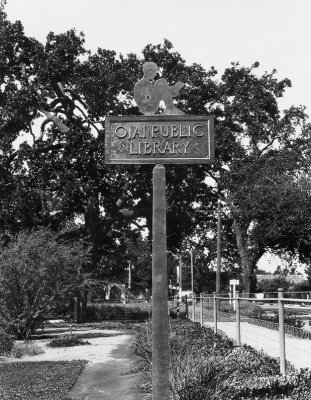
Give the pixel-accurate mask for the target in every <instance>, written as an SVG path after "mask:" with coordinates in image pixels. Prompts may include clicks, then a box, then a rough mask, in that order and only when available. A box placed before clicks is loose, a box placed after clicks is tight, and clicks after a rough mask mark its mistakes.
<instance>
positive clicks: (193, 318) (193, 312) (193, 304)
mask: <svg viewBox="0 0 311 400" xmlns="http://www.w3.org/2000/svg"><path fill="white" fill-rule="evenodd" d="M195 302H196V297H195V294H194V293H193V297H192V321H193V322H195Z"/></svg>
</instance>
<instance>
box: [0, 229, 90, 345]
mask: <svg viewBox="0 0 311 400" xmlns="http://www.w3.org/2000/svg"><path fill="white" fill-rule="evenodd" d="M0 251H1V253H0V326H1V325H2V327H3V328H4V329H5V330H6V331H8V332H10V333H12V334H14V335H15V336H16V337H17V339H24V340H27V339H29V338H30V337H31V335H32V334H33V333H34V332H35V331H36V330H37V329H38V327H39V326H40V325H41V324H42V321H43V319H44V318H45V317H47V315H49V314H50V313H51V311H52V310H53V309H55V308H56V307H57V306H59V305H60V304H61V303H63V302H64V301H65V300H66V298H67V299H68V295H69V294H70V293H71V292H73V291H74V290H75V289H76V288H77V287H78V286H79V284H81V280H82V277H83V270H82V268H83V264H84V263H86V261H87V254H86V251H85V250H84V249H83V246H82V245H80V244H79V243H65V242H64V241H59V240H57V236H56V235H55V234H54V233H53V232H51V231H49V230H48V229H40V230H36V231H30V232H21V233H20V234H19V235H18V236H17V237H16V239H15V240H13V241H11V242H10V243H9V244H8V245H7V246H6V247H2V248H1V249H0Z"/></svg>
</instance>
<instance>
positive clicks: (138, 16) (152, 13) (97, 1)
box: [6, 0, 311, 116]
mask: <svg viewBox="0 0 311 400" xmlns="http://www.w3.org/2000/svg"><path fill="white" fill-rule="evenodd" d="M6 12H7V14H8V18H9V19H10V20H11V21H15V20H20V21H21V22H22V24H23V25H24V28H25V33H26V35H28V36H31V37H35V38H36V39H38V40H40V41H41V42H43V43H44V42H45V38H46V35H47V34H48V32H50V31H53V32H55V33H62V32H65V31H67V30H69V29H71V28H75V29H76V30H77V32H80V31H82V32H84V34H85V36H86V37H85V38H86V48H87V49H90V50H91V51H92V52H95V51H96V50H97V48H98V47H101V48H104V49H110V50H115V51H116V52H117V54H119V53H122V54H123V55H126V54H128V53H136V54H138V55H139V56H141V51H142V49H143V48H144V46H145V45H146V44H148V43H152V44H159V43H163V39H168V40H169V41H171V42H172V43H173V45H174V48H175V50H176V51H178V52H179V53H180V54H181V56H182V57H183V58H184V59H185V60H186V62H187V64H192V63H198V64H201V65H202V66H203V67H204V68H206V69H209V68H210V67H211V66H214V67H215V68H216V70H217V71H219V74H220V75H219V78H220V76H221V73H222V72H223V71H224V69H225V68H226V67H229V66H230V64H231V62H233V61H238V62H240V64H241V65H243V66H251V65H252V64H253V63H254V62H255V61H259V62H260V68H259V70H258V73H260V74H262V73H264V72H265V71H268V72H271V71H272V70H273V69H276V70H277V77H278V79H283V78H289V79H290V80H291V81H292V88H289V89H287V90H286V92H285V95H284V98H283V99H281V100H280V102H279V104H280V107H281V109H284V108H288V107H290V106H291V105H296V106H298V105H301V104H302V105H305V106H306V107H307V113H308V114H309V115H310V116H311V77H310V73H311V23H310V15H311V0H157V1H150V0H88V1H85V0H53V2H49V1H42V0H7V6H6ZM134 83H135V82H134ZM134 83H133V84H134Z"/></svg>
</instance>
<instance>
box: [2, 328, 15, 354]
mask: <svg viewBox="0 0 311 400" xmlns="http://www.w3.org/2000/svg"><path fill="white" fill-rule="evenodd" d="M13 347H14V340H13V339H12V337H11V335H9V334H8V333H7V332H6V331H4V330H3V329H0V356H6V355H8V354H9V353H10V351H11V350H12V349H13Z"/></svg>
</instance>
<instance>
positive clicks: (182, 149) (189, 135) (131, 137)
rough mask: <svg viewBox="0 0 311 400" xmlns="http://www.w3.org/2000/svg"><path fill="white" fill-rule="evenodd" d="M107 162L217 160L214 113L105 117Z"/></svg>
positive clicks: (150, 162)
mask: <svg viewBox="0 0 311 400" xmlns="http://www.w3.org/2000/svg"><path fill="white" fill-rule="evenodd" d="M105 127H106V133H105V137H106V160H105V161H106V163H110V164H204V163H211V162H213V160H214V121H213V117H212V116H207V117H205V116H194V115H185V114H183V115H150V116H122V117H112V116H111V117H107V118H106V123H105Z"/></svg>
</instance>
